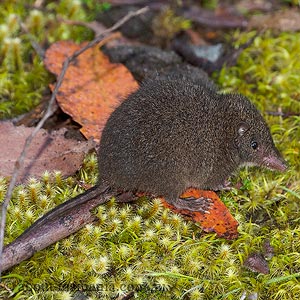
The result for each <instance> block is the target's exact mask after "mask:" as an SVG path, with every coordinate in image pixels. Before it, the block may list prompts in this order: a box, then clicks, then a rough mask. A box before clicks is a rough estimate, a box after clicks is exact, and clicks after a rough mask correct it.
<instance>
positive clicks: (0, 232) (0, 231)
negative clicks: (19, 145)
mask: <svg viewBox="0 0 300 300" xmlns="http://www.w3.org/2000/svg"><path fill="white" fill-rule="evenodd" d="M147 11H148V7H144V8H141V9H139V10H137V11H135V12H129V13H128V14H127V15H126V16H125V17H124V18H122V19H121V20H119V21H118V22H117V23H115V24H114V25H113V26H112V27H110V28H108V29H107V30H105V31H103V32H102V33H101V34H99V35H98V36H97V37H96V38H95V39H94V40H92V41H91V42H89V43H88V44H87V45H86V46H84V47H82V48H81V49H79V50H77V51H76V52H74V53H73V55H71V56H70V57H67V58H66V59H65V61H64V63H63V68H62V70H61V73H60V74H59V76H58V78H57V83H56V85H55V89H54V91H53V93H52V96H51V99H50V101H49V104H48V107H47V110H46V112H45V114H44V116H43V118H42V119H41V120H40V122H39V123H38V124H37V126H36V127H35V129H34V130H33V131H32V133H31V134H30V135H29V136H28V137H27V139H26V141H25V145H24V147H23V150H22V153H21V154H20V156H19V158H18V160H17V161H16V163H15V167H14V172H13V175H12V177H11V181H10V183H9V186H8V189H7V192H6V196H5V199H4V201H3V203H2V208H1V220H0V267H1V265H2V253H3V245H4V231H5V223H6V212H7V207H8V204H9V201H10V199H11V196H12V192H13V189H14V186H15V184H16V181H17V178H18V175H19V172H20V170H21V168H22V167H23V164H24V159H25V156H26V154H27V151H28V148H29V146H30V144H31V142H32V140H33V138H34V137H35V135H36V134H37V133H38V131H39V130H40V129H41V128H42V126H43V125H44V123H45V121H46V120H47V119H48V118H49V117H50V116H51V115H52V114H53V113H54V111H55V109H54V107H55V98H56V95H57V92H58V90H59V88H60V86H61V85H62V82H63V79H64V76H65V74H66V71H67V69H68V67H69V65H70V63H71V62H72V61H73V60H74V59H75V58H77V57H78V56H79V55H80V54H81V53H83V52H84V51H86V50H87V49H89V48H92V47H94V46H95V45H96V44H98V43H99V42H100V41H101V40H102V39H103V38H104V37H105V36H106V35H107V34H109V33H111V32H113V31H114V30H116V29H118V28H119V27H120V26H122V25H123V24H124V23H125V22H127V21H128V20H129V19H131V18H132V17H135V16H138V15H140V14H143V13H145V12H147ZM0 276H1V269H0ZM0 280H1V279H0Z"/></svg>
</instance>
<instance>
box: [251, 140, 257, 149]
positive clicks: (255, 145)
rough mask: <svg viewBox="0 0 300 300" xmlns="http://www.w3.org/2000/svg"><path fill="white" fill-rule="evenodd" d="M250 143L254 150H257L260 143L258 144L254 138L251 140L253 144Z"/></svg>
mask: <svg viewBox="0 0 300 300" xmlns="http://www.w3.org/2000/svg"><path fill="white" fill-rule="evenodd" d="M250 145H251V147H252V149H253V150H256V149H257V147H258V144H257V142H256V141H254V140H252V141H251V144H250Z"/></svg>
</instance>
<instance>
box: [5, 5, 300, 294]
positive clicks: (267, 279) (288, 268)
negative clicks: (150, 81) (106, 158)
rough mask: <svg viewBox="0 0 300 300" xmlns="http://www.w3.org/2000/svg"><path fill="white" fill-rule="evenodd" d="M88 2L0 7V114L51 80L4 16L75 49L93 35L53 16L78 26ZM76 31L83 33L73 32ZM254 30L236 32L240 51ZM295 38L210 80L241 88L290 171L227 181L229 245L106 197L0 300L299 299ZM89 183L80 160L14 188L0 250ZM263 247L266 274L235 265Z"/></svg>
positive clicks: (157, 211)
mask: <svg viewBox="0 0 300 300" xmlns="http://www.w3.org/2000/svg"><path fill="white" fill-rule="evenodd" d="M17 2H21V1H17ZM27 2H28V1H27ZM32 2H33V1H31V2H29V3H30V4H32ZM89 3H90V2H87V1H85V3H84V5H79V4H80V3H79V2H76V1H61V2H59V3H58V4H57V3H53V2H51V3H49V7H47V9H49V10H50V9H51V11H50V12H52V13H48V12H49V11H47V13H46V12H40V11H38V12H37V11H33V10H31V12H29V11H28V10H26V9H25V5H24V3H23V5H21V4H19V3H18V4H17V3H13V2H11V1H4V4H1V5H2V9H1V10H0V21H1V24H2V26H9V27H10V31H9V33H8V36H3V35H5V30H3V29H5V28H4V27H1V26H0V39H1V41H4V39H5V38H9V39H10V42H12V41H13V43H15V44H16V45H19V46H18V47H20V48H19V50H18V49H15V51H14V56H13V57H10V56H9V55H8V54H6V53H8V51H7V49H6V50H5V47H8V46H7V45H6V44H3V43H1V45H2V48H1V51H2V52H1V53H2V54H1V58H2V59H1V66H0V67H1V68H2V70H3V74H4V75H3V77H1V80H0V84H2V85H1V87H2V88H1V89H0V97H1V98H0V99H1V101H0V107H1V109H0V110H1V113H2V116H7V115H9V114H11V113H13V112H14V113H16V112H17V111H18V112H20V111H24V110H26V109H30V107H31V106H32V105H33V104H32V102H35V104H36V103H37V102H38V101H40V99H41V95H42V93H43V91H44V88H45V87H46V85H47V83H48V82H49V77H48V74H47V72H46V71H45V70H44V68H43V65H42V62H41V60H40V59H39V58H38V57H37V56H36V55H35V54H34V51H33V49H32V48H31V45H30V43H29V42H28V36H27V35H26V34H23V33H22V32H21V30H20V28H19V25H18V23H16V22H15V19H14V16H11V15H10V14H15V15H18V16H19V17H20V18H21V19H22V20H23V21H24V22H25V23H26V24H27V26H28V28H29V30H30V32H31V33H32V34H33V35H35V37H36V38H37V40H38V41H39V42H40V43H47V42H53V41H55V40H57V39H62V38H74V39H75V40H77V41H80V40H81V39H86V37H87V36H89V34H90V31H88V30H85V29H82V28H80V29H79V28H77V27H76V26H68V25H66V24H62V23H61V22H57V21H56V16H57V13H60V14H61V15H62V16H64V17H65V18H73V17H74V18H76V19H80V20H85V18H89V15H88V12H87V11H86V10H84V9H83V7H88V4H89ZM30 4H29V5H30ZM72 5H73V6H72ZM66 8H68V9H66ZM8 21H9V22H8ZM38 24H40V25H38ZM75 27H76V29H75ZM81 30H83V31H84V32H85V33H84V34H83V35H81V36H79V35H80V34H79V32H81ZM81 33H82V32H81ZM253 34H254V33H248V34H240V33H235V38H237V39H238V42H237V44H239V43H243V42H244V41H245V40H247V39H248V38H249V36H253ZM45 36H47V38H46V40H45ZM299 37H300V36H299V33H292V34H288V33H282V34H280V35H279V36H277V37H272V35H271V33H265V34H264V35H263V36H260V37H257V38H256V39H255V41H254V44H253V45H252V46H251V47H249V48H248V49H246V50H245V51H244V52H243V53H242V55H241V57H240V59H239V62H238V65H237V66H235V67H233V68H230V69H226V68H224V69H223V70H222V71H221V73H220V74H219V76H218V78H217V80H218V82H219V84H220V85H221V86H222V87H223V88H224V90H226V91H237V92H241V93H243V94H245V95H247V96H248V97H249V98H250V99H251V100H252V101H253V102H254V103H255V104H256V105H257V107H259V109H260V110H261V112H262V114H263V115H264V117H265V118H266V120H267V122H268V124H269V125H270V128H271V131H272V134H273V137H274V139H275V142H276V144H277V146H278V148H279V149H280V150H281V152H282V153H283V155H284V157H285V158H286V159H287V160H288V162H289V164H290V169H289V171H288V172H286V173H285V174H279V173H274V172H271V171H268V170H261V169H254V168H252V169H250V168H249V169H247V168H245V169H243V170H241V172H239V174H238V175H236V176H235V177H233V182H241V183H242V184H243V185H242V187H241V188H240V189H233V190H231V191H230V192H222V193H221V197H222V199H223V201H224V202H225V203H226V205H227V206H228V208H229V209H230V211H231V212H232V214H233V215H234V216H235V217H236V219H237V220H238V221H239V224H240V225H239V238H238V239H237V240H235V241H232V242H229V241H225V240H223V239H218V238H216V236H215V235H213V234H203V233H202V232H201V230H200V229H199V228H198V227H197V225H195V224H193V223H192V222H187V221H185V220H183V219H182V217H181V216H178V215H175V214H174V213H172V212H170V211H168V210H167V209H165V208H163V207H162V205H161V204H160V202H159V201H157V200H154V201H149V200H147V199H146V198H144V199H140V200H139V201H138V202H136V203H134V204H131V205H129V204H122V205H117V204H115V203H114V201H113V200H112V201H110V202H109V203H107V204H106V205H102V206H100V207H99V208H97V210H96V211H95V214H96V215H97V217H98V219H99V220H98V222H97V223H95V224H90V225H88V226H86V227H85V228H83V229H82V230H81V231H79V232H77V233H76V234H73V235H72V236H70V237H69V238H66V239H64V240H62V241H59V242H58V243H56V244H55V245H52V246H50V247H48V248H47V249H45V250H43V251H40V252H39V253H36V254H35V255H34V256H33V257H32V258H31V259H29V260H27V261H25V262H23V263H21V264H20V265H18V266H16V267H14V268H13V269H11V270H9V271H8V272H5V273H4V277H3V280H2V284H4V285H5V287H6V288H7V289H1V290H0V297H2V298H5V297H8V296H9V294H10V292H9V289H10V290H11V291H12V292H11V298H12V299H70V298H71V297H72V295H73V294H74V293H75V291H79V290H81V291H83V293H85V294H87V295H89V296H90V297H91V299H112V298H114V297H115V298H116V297H118V296H122V295H125V294H127V293H129V292H131V291H134V293H135V297H136V298H137V299H241V297H242V295H243V294H246V295H248V296H249V295H255V293H258V297H259V299H297V297H298V294H299V292H300V291H299V289H300V285H299V282H298V281H299V275H300V274H299V270H300V242H299V241H300V226H299V199H300V188H299V186H300V185H299V182H300V180H299V174H300V173H299V171H300V170H299V162H298V159H299V146H300V144H299V136H300V131H299V130H300V129H299V128H300V126H299V122H300V117H299V116H298V115H297V114H299V113H300V106H299V92H298V91H297V89H298V86H299V84H300V76H299V75H298V74H299V68H300V65H299V62H298V61H299V59H298V56H299V55H298V53H299V52H300V43H299V40H300V39H299ZM15 39H20V41H21V42H20V43H19V42H18V40H15ZM3 45H6V46H5V47H4V46H3ZM20 57H21V59H20ZM21 75H22V76H21ZM35 75H37V76H35ZM24 95H26V97H24ZM13 96H14V97H13ZM27 97H28V98H30V97H31V98H32V100H30V101H29V100H28V102H29V103H26V105H25V104H24V102H22V101H27V100H26V99H21V98H27ZM11 98H12V99H15V100H14V101H13V103H9V101H8V99H9V100H11ZM21 100H22V101H21ZM18 103H19V104H18ZM1 105H2V106H1ZM24 106H26V108H24ZM269 111H272V112H278V111H283V112H284V113H286V114H287V115H288V116H289V117H286V118H283V117H281V116H274V115H273V114H269ZM291 113H294V114H296V115H294V116H293V115H292V114H291ZM96 180H97V164H96V157H95V156H89V157H88V158H87V159H86V161H85V163H84V166H83V168H82V170H80V171H79V173H78V176H77V177H74V178H68V179H63V178H62V176H61V173H59V172H56V173H54V174H49V173H48V172H45V174H44V176H43V178H42V179H41V180H34V179H31V180H29V181H28V183H26V184H24V185H21V186H18V187H16V189H15V191H14V196H13V199H12V202H11V205H10V207H9V212H8V220H7V232H6V237H5V243H8V242H11V241H12V240H14V239H15V238H16V237H17V236H18V235H20V234H21V233H22V232H23V231H24V230H25V229H26V228H27V227H28V226H30V224H32V223H33V222H34V221H35V220H36V219H37V218H39V217H41V216H42V215H43V214H44V213H45V212H46V211H48V210H49V209H51V208H53V207H55V206H56V205H58V204H59V203H61V202H62V201H65V200H67V199H69V198H71V197H74V196H75V195H77V194H79V193H81V192H82V191H83V188H82V185H79V184H78V183H79V182H80V183H81V182H84V183H85V185H84V186H86V185H87V186H88V185H94V184H95V182H96ZM5 188H6V187H5V180H0V197H1V198H2V197H3V196H4V193H5ZM266 239H269V240H270V243H271V245H272V246H273V247H274V249H275V255H274V257H273V258H272V259H270V261H269V265H270V274H269V275H262V274H256V273H253V272H250V271H249V270H247V269H245V268H244V267H243V266H242V265H243V261H244V260H245V258H246V257H247V255H248V254H250V253H251V252H255V251H261V249H262V245H263V243H264V241H265V240H266ZM291 287H293V288H291Z"/></svg>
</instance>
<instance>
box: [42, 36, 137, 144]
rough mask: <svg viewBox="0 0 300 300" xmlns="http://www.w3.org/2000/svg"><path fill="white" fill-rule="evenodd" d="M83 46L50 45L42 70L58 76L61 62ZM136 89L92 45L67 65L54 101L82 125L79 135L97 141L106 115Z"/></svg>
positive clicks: (120, 67) (126, 73) (123, 71)
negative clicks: (44, 66) (46, 69)
mask: <svg viewBox="0 0 300 300" xmlns="http://www.w3.org/2000/svg"><path fill="white" fill-rule="evenodd" d="M84 45H85V43H84V44H81V45H76V44H74V43H73V42H71V41H60V42H57V43H55V44H52V45H51V46H50V47H49V48H48V50H47V51H46V55H45V60H44V63H45V65H46V67H47V68H48V70H49V71H50V72H52V73H54V74H55V75H59V73H60V72H61V68H62V64H63V62H64V60H65V59H66V58H67V57H68V56H71V55H72V54H73V53H74V52H75V51H76V50H78V49H80V48H81V47H83V46H84ZM137 88H138V84H137V82H136V81H135V80H134V78H133V77H132V75H131V73H130V72H129V71H128V70H127V68H126V67H125V66H124V65H122V64H115V63H110V61H109V59H108V58H107V57H106V56H105V55H104V54H103V53H102V52H101V51H100V50H99V49H98V47H97V46H95V47H93V48H90V49H88V50H86V51H85V52H83V53H82V54H81V55H80V56H78V57H77V58H76V59H75V61H73V62H72V63H71V64H70V66H69V67H68V69H67V72H66V74H65V78H64V80H63V83H62V85H61V87H60V89H59V92H58V94H57V97H56V98H57V102H58V104H59V106H60V107H61V109H62V110H63V111H64V112H65V113H67V114H69V115H70V116H71V117H72V118H73V119H74V120H75V121H76V122H78V123H79V124H80V125H82V128H81V132H82V133H83V135H84V136H85V137H86V138H90V137H94V139H95V140H96V141H99V140H100V136H101V132H102V130H103V127H104V125H105V123H106V121H107V119H108V117H109V116H110V114H111V113H112V112H113V111H114V110H115V108H116V107H117V106H118V105H119V104H120V103H121V102H122V101H123V100H124V99H125V98H126V97H127V96H128V95H129V94H130V93H132V92H134V91H135V90H136V89H137ZM51 89H52V90H53V89H54V87H53V86H51Z"/></svg>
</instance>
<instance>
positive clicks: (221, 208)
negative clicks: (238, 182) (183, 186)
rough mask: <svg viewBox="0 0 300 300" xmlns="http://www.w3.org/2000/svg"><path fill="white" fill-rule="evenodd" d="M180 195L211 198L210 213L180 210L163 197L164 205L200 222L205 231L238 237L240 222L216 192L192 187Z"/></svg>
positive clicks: (220, 235)
mask: <svg viewBox="0 0 300 300" xmlns="http://www.w3.org/2000/svg"><path fill="white" fill-rule="evenodd" d="M180 197H181V198H189V197H192V198H200V197H204V198H208V199H211V201H212V205H211V207H210V210H209V213H203V212H199V211H190V210H183V209H181V210H180V209H177V208H176V207H174V206H173V205H171V204H169V203H168V202H166V201H165V200H164V199H163V198H162V199H161V200H162V203H163V204H164V206H166V207H168V208H169V209H171V210H172V211H174V212H175V213H179V214H182V215H184V216H185V217H187V218H188V219H192V220H193V221H194V222H198V223H199V224H200V227H201V228H202V229H203V230H204V231H205V232H215V233H216V234H217V236H219V237H224V238H226V239H234V238H237V236H238V232H237V227H238V222H237V221H236V220H235V219H234V218H233V216H232V215H231V214H230V212H229V210H228V209H227V207H226V206H225V205H224V203H223V202H222V201H221V200H220V198H219V197H218V195H217V194H216V193H215V192H212V191H204V190H197V189H192V188H191V189H188V190H186V191H185V192H184V193H183V194H182V195H181V196H180Z"/></svg>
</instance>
